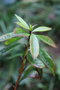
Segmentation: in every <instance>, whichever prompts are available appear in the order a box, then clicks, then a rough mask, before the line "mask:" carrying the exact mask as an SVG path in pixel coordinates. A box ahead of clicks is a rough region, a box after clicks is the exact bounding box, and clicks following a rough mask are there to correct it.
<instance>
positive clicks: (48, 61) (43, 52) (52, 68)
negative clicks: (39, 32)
mask: <svg viewBox="0 0 60 90" xmlns="http://www.w3.org/2000/svg"><path fill="white" fill-rule="evenodd" d="M40 59H41V61H42V62H43V63H44V64H45V65H46V66H47V67H48V68H49V69H50V71H51V72H52V73H53V74H54V73H55V65H54V62H53V60H52V58H51V57H50V56H49V54H48V53H47V51H46V50H44V49H43V48H40Z"/></svg>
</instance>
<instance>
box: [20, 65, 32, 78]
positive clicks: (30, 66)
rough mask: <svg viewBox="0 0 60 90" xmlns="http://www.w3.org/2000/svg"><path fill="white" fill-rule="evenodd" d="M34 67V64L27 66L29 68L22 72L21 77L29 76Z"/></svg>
mask: <svg viewBox="0 0 60 90" xmlns="http://www.w3.org/2000/svg"><path fill="white" fill-rule="evenodd" d="M33 69H34V66H32V65H29V66H27V68H26V69H25V70H24V72H23V74H22V77H21V79H24V78H27V77H28V76H29V74H30V73H31V71H32V70H33Z"/></svg>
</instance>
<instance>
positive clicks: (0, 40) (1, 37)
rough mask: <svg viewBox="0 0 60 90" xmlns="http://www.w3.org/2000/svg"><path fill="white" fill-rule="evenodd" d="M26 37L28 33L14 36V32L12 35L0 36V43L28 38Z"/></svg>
mask: <svg viewBox="0 0 60 90" xmlns="http://www.w3.org/2000/svg"><path fill="white" fill-rule="evenodd" d="M28 36H29V34H28V33H20V34H15V33H14V32H12V33H8V34H5V35H2V36H0V42H2V41H6V40H8V39H11V38H14V37H28Z"/></svg>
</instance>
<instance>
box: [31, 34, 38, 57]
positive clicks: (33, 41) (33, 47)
mask: <svg viewBox="0 0 60 90" xmlns="http://www.w3.org/2000/svg"><path fill="white" fill-rule="evenodd" d="M30 52H31V54H32V57H33V58H34V59H35V58H37V56H38V55H39V43H38V39H37V37H36V35H34V34H32V35H31V37H30Z"/></svg>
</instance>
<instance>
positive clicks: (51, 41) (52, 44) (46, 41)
mask: <svg viewBox="0 0 60 90" xmlns="http://www.w3.org/2000/svg"><path fill="white" fill-rule="evenodd" d="M38 38H39V39H40V40H41V41H43V42H44V43H46V44H48V45H50V46H52V47H56V45H55V43H54V41H53V40H52V39H51V38H50V37H48V36H44V35H38Z"/></svg>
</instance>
